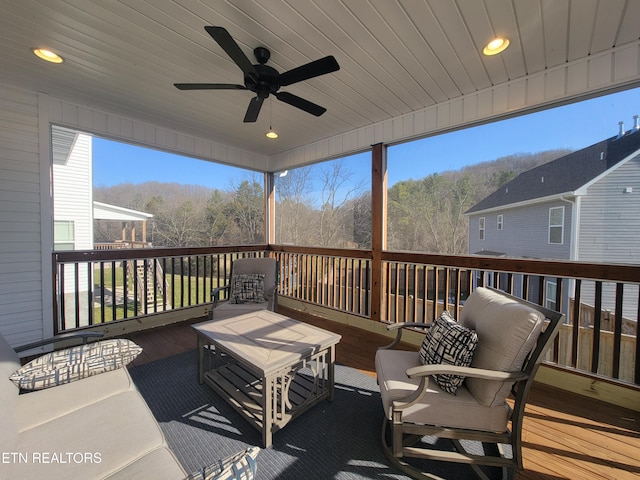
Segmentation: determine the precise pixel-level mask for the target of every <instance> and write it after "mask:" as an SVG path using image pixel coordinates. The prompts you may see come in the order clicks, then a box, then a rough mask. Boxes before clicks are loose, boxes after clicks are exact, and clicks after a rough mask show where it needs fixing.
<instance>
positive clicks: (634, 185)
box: [578, 155, 640, 319]
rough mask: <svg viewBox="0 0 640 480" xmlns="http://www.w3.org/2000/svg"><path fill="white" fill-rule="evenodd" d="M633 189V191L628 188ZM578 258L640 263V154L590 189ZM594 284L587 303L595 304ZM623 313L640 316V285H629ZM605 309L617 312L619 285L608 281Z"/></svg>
mask: <svg viewBox="0 0 640 480" xmlns="http://www.w3.org/2000/svg"><path fill="white" fill-rule="evenodd" d="M628 189H630V191H628ZM578 260H579V261H582V262H596V263H600V262H603V263H627V264H633V265H638V264H640V155H638V156H636V157H635V158H633V159H631V160H629V161H628V162H627V163H625V164H624V165H622V166H620V167H619V168H617V169H615V170H613V171H612V172H611V173H609V174H608V175H607V176H605V177H604V178H602V179H601V180H599V181H597V182H596V183H594V184H593V185H591V186H590V187H589V188H588V189H587V196H585V197H584V198H583V200H582V205H581V208H580V235H579V245H578ZM594 289H595V287H594V285H593V283H592V282H588V283H586V282H585V284H584V285H583V302H584V303H587V304H590V305H593V303H594V302H593V298H594ZM623 298H624V302H623V316H624V317H625V318H631V319H634V318H636V317H637V315H638V286H637V285H626V286H625V290H624V296H623ZM602 302H603V308H604V309H605V310H609V311H611V312H613V311H615V285H613V284H605V285H604V288H603V292H602Z"/></svg>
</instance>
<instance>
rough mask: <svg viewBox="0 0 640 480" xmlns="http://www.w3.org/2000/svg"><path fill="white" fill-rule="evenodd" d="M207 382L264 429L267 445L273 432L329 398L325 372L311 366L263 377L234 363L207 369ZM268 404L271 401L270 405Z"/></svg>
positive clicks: (236, 408)
mask: <svg viewBox="0 0 640 480" xmlns="http://www.w3.org/2000/svg"><path fill="white" fill-rule="evenodd" d="M318 373H323V372H318ZM204 381H205V383H206V384H207V385H209V386H210V387H211V388H212V389H213V390H214V391H216V392H217V393H218V394H219V395H220V396H221V397H222V398H224V399H225V400H226V401H227V402H228V403H229V404H230V405H231V406H232V407H233V408H234V409H235V410H236V411H238V412H239V413H240V414H241V415H242V416H244V417H245V419H246V420H247V421H249V423H250V424H252V425H253V426H254V427H255V428H257V429H258V430H259V431H261V432H263V438H264V439H265V442H264V443H266V445H265V446H269V444H270V443H271V434H272V433H274V432H276V431H278V430H279V429H280V428H282V427H284V426H285V425H286V424H287V423H288V422H289V421H291V420H292V419H293V418H295V417H296V416H297V415H299V414H301V413H302V412H304V411H305V410H307V409H308V408H310V407H311V406H313V405H315V404H316V403H317V402H319V401H320V400H323V399H324V398H328V397H329V389H328V388H327V385H326V383H327V379H325V378H324V375H318V376H314V373H313V372H312V370H311V369H309V368H308V367H305V368H302V369H292V370H290V371H289V372H282V373H280V374H277V375H274V376H273V377H268V378H266V379H263V378H259V377H258V376H256V375H255V373H253V372H251V371H250V370H248V369H247V368H246V367H244V366H243V365H242V364H239V363H234V362H231V363H226V364H224V365H222V366H220V367H218V368H216V369H214V370H209V371H207V372H205V373H204ZM264 382H266V383H267V384H268V385H267V395H271V399H270V400H269V398H268V397H267V396H266V395H265V394H264V393H265V392H264V388H265V385H264ZM266 404H269V406H268V408H266V407H267V405H266ZM265 411H266V415H267V419H266V422H265ZM265 425H266V427H265ZM265 432H266V437H265V435H264V434H265Z"/></svg>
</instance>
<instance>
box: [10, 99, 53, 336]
mask: <svg viewBox="0 0 640 480" xmlns="http://www.w3.org/2000/svg"><path fill="white" fill-rule="evenodd" d="M0 110H1V111H2V116H1V117H0V332H1V333H2V334H3V335H4V336H5V337H6V338H7V340H8V341H9V342H10V343H12V344H20V343H24V342H27V341H30V340H34V339H38V338H41V337H42V335H43V322H42V318H43V305H42V261H41V211H40V207H41V197H40V195H41V184H40V182H41V166H40V156H39V145H38V144H39V126H38V122H39V119H38V97H37V95H36V94H35V93H33V92H26V91H23V90H19V89H14V88H7V87H0Z"/></svg>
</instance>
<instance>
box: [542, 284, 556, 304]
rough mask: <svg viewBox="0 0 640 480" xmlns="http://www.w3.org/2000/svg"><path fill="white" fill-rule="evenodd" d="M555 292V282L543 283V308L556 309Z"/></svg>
mask: <svg viewBox="0 0 640 480" xmlns="http://www.w3.org/2000/svg"><path fill="white" fill-rule="evenodd" d="M556 292H557V285H556V284H555V282H550V281H547V282H546V283H545V295H544V299H545V300H544V306H545V307H547V308H548V309H550V310H555V309H556Z"/></svg>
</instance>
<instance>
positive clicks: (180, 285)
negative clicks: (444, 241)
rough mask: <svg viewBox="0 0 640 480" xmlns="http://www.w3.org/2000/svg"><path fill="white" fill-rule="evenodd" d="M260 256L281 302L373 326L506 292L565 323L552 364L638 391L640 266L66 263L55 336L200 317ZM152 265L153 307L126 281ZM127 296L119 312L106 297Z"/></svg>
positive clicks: (318, 257) (314, 255)
mask: <svg viewBox="0 0 640 480" xmlns="http://www.w3.org/2000/svg"><path fill="white" fill-rule="evenodd" d="M256 255H257V256H261V255H271V256H274V257H275V258H277V260H278V262H279V268H280V272H279V284H278V291H279V295H280V296H282V297H289V298H292V299H295V300H298V301H301V302H307V303H311V304H315V305H320V306H323V307H327V308H330V309H333V310H336V311H340V312H347V313H349V314H352V315H357V316H360V317H363V318H365V319H370V320H372V321H376V322H400V321H411V322H430V321H431V320H432V319H433V318H434V317H436V316H438V315H439V314H440V313H441V312H442V311H443V310H445V309H447V310H449V311H450V312H451V313H452V314H453V315H454V316H456V317H457V315H458V314H459V309H460V308H462V307H463V306H464V302H465V300H466V298H467V297H468V295H469V294H470V293H471V292H472V291H473V289H474V288H475V287H477V286H479V285H488V286H493V287H496V288H500V289H502V290H505V291H507V292H510V293H512V294H514V295H517V296H520V297H522V298H526V299H528V300H530V301H534V302H536V303H538V304H541V305H545V306H547V307H551V308H553V309H556V310H559V311H562V312H563V313H565V314H566V318H567V323H566V324H565V325H563V327H562V330H561V333H560V335H559V336H558V339H557V340H556V342H555V345H554V348H553V349H552V351H551V352H550V353H549V356H548V359H547V360H548V361H550V362H553V363H555V364H557V365H559V366H565V367H570V368H573V369H578V370H581V371H584V372H589V373H592V374H596V375H601V376H604V377H607V378H610V379H613V380H617V381H622V382H627V383H635V384H636V385H640V368H639V363H640V352H639V350H640V348H639V345H640V342H639V339H638V337H639V333H638V328H637V320H638V304H640V293H639V290H638V283H639V281H640V267H639V266H629V265H603V264H587V263H576V262H560V261H542V260H520V259H506V258H493V257H478V256H447V255H429V254H416V253H403V252H382V254H381V256H380V257H379V258H381V260H380V264H379V265H375V264H374V256H373V255H372V252H371V251H368V250H344V249H323V248H305V247H291V246H278V245H258V246H251V247H239V246H235V247H217V248H213V247H212V248H196V249H193V248H192V249H139V250H129V251H127V250H120V251H111V252H109V251H86V252H59V253H56V254H54V257H55V262H56V265H57V268H56V281H55V285H56V287H57V290H56V291H57V293H56V303H57V306H58V308H57V313H58V318H57V323H56V331H59V332H61V331H64V330H69V329H75V328H82V327H85V326H92V325H98V324H102V323H104V322H114V321H120V320H126V319H131V318H136V319H140V321H142V322H144V321H145V320H144V319H145V317H148V316H151V315H154V316H157V315H163V314H166V313H167V312H169V311H170V312H175V311H176V310H185V311H187V312H188V310H189V308H192V307H196V306H200V307H202V306H203V305H206V304H208V303H209V302H210V301H211V298H210V295H211V289H212V288H213V287H215V286H217V285H219V284H221V283H226V280H227V279H228V276H229V270H230V266H231V262H232V261H233V259H234V258H238V257H239V256H256ZM152 261H157V263H158V264H159V265H162V269H163V271H164V276H165V280H166V282H167V289H166V290H165V292H164V293H163V292H153V293H152V295H154V294H155V295H156V296H157V297H158V298H157V302H156V303H155V304H153V305H151V306H149V305H146V304H144V302H140V301H138V300H137V298H138V297H139V295H137V292H134V291H133V290H134V289H135V288H140V287H135V285H129V283H132V282H127V280H126V278H127V271H128V269H131V268H135V266H136V265H137V263H138V262H143V263H145V262H146V263H148V262H152ZM108 270H111V272H110V274H108V273H107V272H108ZM140 270H142V271H147V269H146V268H143V269H140ZM83 272H85V273H83ZM374 272H377V273H374ZM133 283H135V282H133ZM140 285H147V282H141V283H140ZM375 286H379V287H378V288H379V290H378V291H376V287H375ZM119 289H120V291H121V292H123V293H122V295H121V297H120V298H119V301H116V302H115V305H116V307H117V308H111V309H110V308H109V307H110V305H109V302H108V301H107V300H106V297H107V294H108V292H109V291H111V292H116V293H117V292H118V290H119ZM63 292H66V293H64V294H62V293H63ZM124 292H129V293H128V294H127V295H124ZM144 294H145V296H148V294H149V292H144ZM375 298H379V299H380V302H379V305H378V304H376V303H377V302H375V301H374V299H375ZM113 303H114V302H111V304H112V305H113ZM83 305H85V308H84V309H83ZM88 305H92V308H88ZM154 305H155V306H154ZM587 312H588V313H587Z"/></svg>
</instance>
